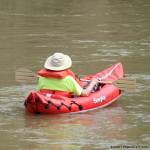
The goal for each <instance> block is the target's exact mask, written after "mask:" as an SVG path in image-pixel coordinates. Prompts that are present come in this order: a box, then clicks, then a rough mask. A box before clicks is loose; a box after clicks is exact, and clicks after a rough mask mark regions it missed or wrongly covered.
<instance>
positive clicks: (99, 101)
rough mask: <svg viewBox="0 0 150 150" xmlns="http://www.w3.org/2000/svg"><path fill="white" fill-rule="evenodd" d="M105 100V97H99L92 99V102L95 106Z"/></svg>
mask: <svg viewBox="0 0 150 150" xmlns="http://www.w3.org/2000/svg"><path fill="white" fill-rule="evenodd" d="M105 99H106V96H101V97H98V98H94V99H93V101H94V103H95V104H97V103H101V102H103V101H104V100H105Z"/></svg>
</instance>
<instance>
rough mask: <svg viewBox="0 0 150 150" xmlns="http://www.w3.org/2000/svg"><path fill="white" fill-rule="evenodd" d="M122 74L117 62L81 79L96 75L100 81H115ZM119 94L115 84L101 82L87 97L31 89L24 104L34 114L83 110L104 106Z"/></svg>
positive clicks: (119, 91)
mask: <svg viewBox="0 0 150 150" xmlns="http://www.w3.org/2000/svg"><path fill="white" fill-rule="evenodd" d="M123 74H124V73H123V66H122V64H121V63H117V64H114V65H113V66H111V67H109V68H107V69H105V70H103V71H101V72H99V73H97V74H94V75H89V76H86V77H84V78H82V80H90V79H91V78H92V77H96V78H98V79H99V80H101V81H109V80H111V81H115V80H118V79H119V78H122V77H123ZM120 95H121V90H120V89H119V88H118V87H116V86H115V85H113V84H101V85H100V86H99V88H97V89H96V90H95V91H93V92H92V93H90V95H89V96H88V97H72V98H68V97H65V96H62V95H55V94H51V93H49V92H48V90H47V91H45V90H43V91H33V92H31V93H30V94H29V95H28V97H27V98H26V100H25V103H24V104H25V108H26V111H27V112H30V113H36V114H61V113H73V112H85V111H89V110H93V109H97V108H103V107H106V106H108V105H110V104H111V103H113V102H114V101H116V100H117V99H118V98H119V96H120Z"/></svg>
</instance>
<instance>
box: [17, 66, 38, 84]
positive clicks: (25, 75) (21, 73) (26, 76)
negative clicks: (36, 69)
mask: <svg viewBox="0 0 150 150" xmlns="http://www.w3.org/2000/svg"><path fill="white" fill-rule="evenodd" d="M15 80H16V81H17V82H18V83H21V84H34V83H36V82H37V76H36V74H34V73H33V72H32V71H31V70H30V69H27V68H19V69H17V70H16V72H15Z"/></svg>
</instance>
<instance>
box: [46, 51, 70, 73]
mask: <svg viewBox="0 0 150 150" xmlns="http://www.w3.org/2000/svg"><path fill="white" fill-rule="evenodd" d="M71 66H72V61H71V58H70V57H69V56H68V55H65V54H63V53H54V54H53V55H52V56H50V57H48V58H47V59H46V61H45V64H44V67H45V68H46V69H49V70H54V71H61V70H65V69H68V68H70V67H71Z"/></svg>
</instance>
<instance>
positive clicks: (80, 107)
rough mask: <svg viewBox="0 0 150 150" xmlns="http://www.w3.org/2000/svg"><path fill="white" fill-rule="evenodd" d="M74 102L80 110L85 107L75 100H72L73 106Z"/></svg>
mask: <svg viewBox="0 0 150 150" xmlns="http://www.w3.org/2000/svg"><path fill="white" fill-rule="evenodd" d="M73 104H75V105H77V106H78V108H79V110H82V109H83V106H82V105H80V104H78V103H76V102H75V101H71V106H72V105H73Z"/></svg>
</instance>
